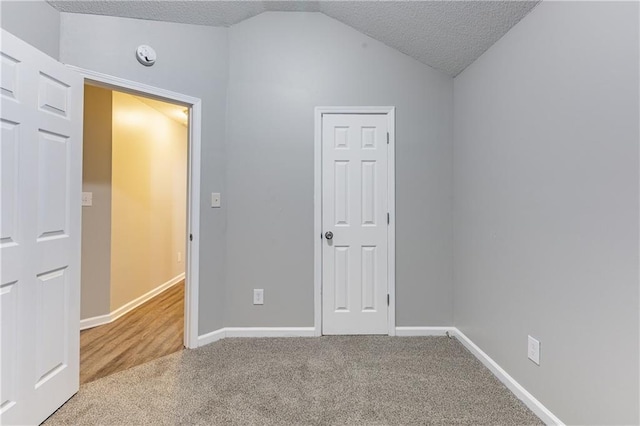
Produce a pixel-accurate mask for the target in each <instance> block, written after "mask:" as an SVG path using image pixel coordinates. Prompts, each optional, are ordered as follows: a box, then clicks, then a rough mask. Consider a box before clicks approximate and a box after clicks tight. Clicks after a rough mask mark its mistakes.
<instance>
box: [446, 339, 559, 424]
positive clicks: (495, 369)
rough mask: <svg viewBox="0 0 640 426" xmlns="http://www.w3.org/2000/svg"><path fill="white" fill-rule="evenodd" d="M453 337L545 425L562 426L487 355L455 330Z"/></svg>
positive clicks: (557, 419)
mask: <svg viewBox="0 0 640 426" xmlns="http://www.w3.org/2000/svg"><path fill="white" fill-rule="evenodd" d="M454 336H455V337H456V338H457V339H458V341H459V342H460V343H462V345H464V347H465V348H467V349H468V350H469V352H471V353H472V354H473V355H474V356H475V357H476V358H478V360H480V362H481V363H482V364H484V366H485V367H487V368H488V369H489V371H491V372H492V373H493V375H494V376H496V377H497V378H498V380H500V381H501V382H502V383H503V384H504V385H505V386H506V387H507V389H509V390H510V391H511V392H512V393H513V394H514V395H515V396H516V397H517V398H518V399H519V400H520V401H522V402H524V404H525V405H526V406H527V407H529V409H530V410H531V411H533V413H534V414H535V415H536V416H538V417H539V418H540V420H542V421H543V422H544V423H545V424H547V425H564V423H563V422H562V421H561V420H560V419H559V418H558V417H556V416H555V415H554V414H553V413H552V412H551V411H550V410H549V409H548V408H547V407H545V406H544V405H542V403H541V402H540V401H538V400H537V399H536V398H535V397H534V396H533V395H531V394H530V393H529V392H528V391H527V390H526V389H525V388H524V387H523V386H522V385H521V384H520V383H518V382H517V381H516V380H515V379H514V378H513V377H511V376H510V375H509V373H507V372H506V371H505V370H504V369H503V368H502V367H500V366H499V365H498V363H497V362H495V361H494V360H493V359H491V357H490V356H489V355H487V354H486V353H485V352H484V351H483V350H482V349H480V348H479V347H478V346H477V345H476V344H475V343H473V342H472V341H471V339H469V338H468V337H467V336H465V335H464V333H462V332H461V331H460V330H458V329H457V328H456V329H455V332H454Z"/></svg>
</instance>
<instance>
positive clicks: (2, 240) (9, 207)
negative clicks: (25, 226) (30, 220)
mask: <svg viewBox="0 0 640 426" xmlns="http://www.w3.org/2000/svg"><path fill="white" fill-rule="evenodd" d="M0 126H1V127H2V133H1V134H0V162H2V165H1V167H2V172H1V178H2V194H1V195H0V197H2V201H1V202H2V206H1V207H0V208H1V212H0V244H2V245H4V244H11V243H14V244H15V243H16V242H17V241H16V240H17V231H18V170H19V158H20V157H19V156H18V153H19V149H20V147H19V146H18V143H19V137H18V135H19V125H18V123H14V122H11V121H8V120H0Z"/></svg>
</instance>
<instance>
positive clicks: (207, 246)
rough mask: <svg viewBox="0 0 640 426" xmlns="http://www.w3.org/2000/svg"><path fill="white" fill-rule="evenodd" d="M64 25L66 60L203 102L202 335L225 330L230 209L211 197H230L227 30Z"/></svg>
mask: <svg viewBox="0 0 640 426" xmlns="http://www.w3.org/2000/svg"><path fill="white" fill-rule="evenodd" d="M61 22H62V27H61V37H60V59H61V61H62V62H64V63H67V64H72V65H76V66H79V67H82V68H86V69H90V70H94V71H99V72H102V73H105V74H109V75H113V76H118V77H122V78H126V79H129V80H134V81H137V82H141V83H146V84H149V85H152V86H157V87H161V88H164V89H168V90H173V91H176V92H180V93H184V94H187V95H191V96H195V97H199V98H201V99H202V114H203V124H202V178H201V197H202V198H201V200H202V209H201V212H200V236H199V241H200V306H199V321H200V322H199V330H198V332H199V334H204V333H207V332H209V331H212V330H216V329H218V328H220V327H222V324H223V320H222V315H223V311H222V306H223V303H224V297H223V294H224V268H225V247H224V244H225V243H224V235H225V226H226V214H227V209H226V207H225V205H224V204H223V207H222V208H221V209H211V208H210V207H209V200H210V195H208V194H210V193H211V192H222V193H223V194H224V193H225V184H224V180H225V170H224V168H225V161H224V158H225V144H224V140H225V114H226V88H227V73H228V52H227V47H228V44H227V29H225V28H213V27H205V26H197V25H186V24H173V23H165V22H155V21H143V20H136V19H126V18H113V17H106V16H94V15H81V14H67V13H62V14H61ZM140 44H149V45H151V46H153V47H154V48H155V49H156V52H157V54H158V59H157V62H156V64H155V65H154V66H153V67H150V68H147V67H144V66H142V65H140V64H139V63H138V61H137V60H136V58H135V49H136V47H137V46H138V45H140ZM87 52H94V53H91V54H87ZM223 201H224V198H223ZM194 241H195V242H196V243H197V241H198V237H197V236H196V240H194Z"/></svg>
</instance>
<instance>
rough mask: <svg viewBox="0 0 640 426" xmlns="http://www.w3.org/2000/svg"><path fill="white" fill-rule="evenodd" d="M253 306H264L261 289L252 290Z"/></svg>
mask: <svg viewBox="0 0 640 426" xmlns="http://www.w3.org/2000/svg"><path fill="white" fill-rule="evenodd" d="M253 304H254V305H264V290H263V289H261V288H254V289H253Z"/></svg>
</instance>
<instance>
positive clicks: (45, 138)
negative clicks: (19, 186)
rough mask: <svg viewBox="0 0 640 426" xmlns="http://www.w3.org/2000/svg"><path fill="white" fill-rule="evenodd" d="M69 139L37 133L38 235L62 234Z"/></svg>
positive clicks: (65, 211)
mask: <svg viewBox="0 0 640 426" xmlns="http://www.w3.org/2000/svg"><path fill="white" fill-rule="evenodd" d="M68 171H69V140H68V138H67V137H66V136H63V135H58V134H55V133H49V132H46V131H43V130H40V131H39V132H38V172H39V176H38V238H39V239H42V238H47V237H53V236H60V235H64V234H65V230H66V228H67V219H68V217H67V213H68V212H67V205H68V200H69V194H67V191H68V189H69V185H68V184H67V180H68Z"/></svg>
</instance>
